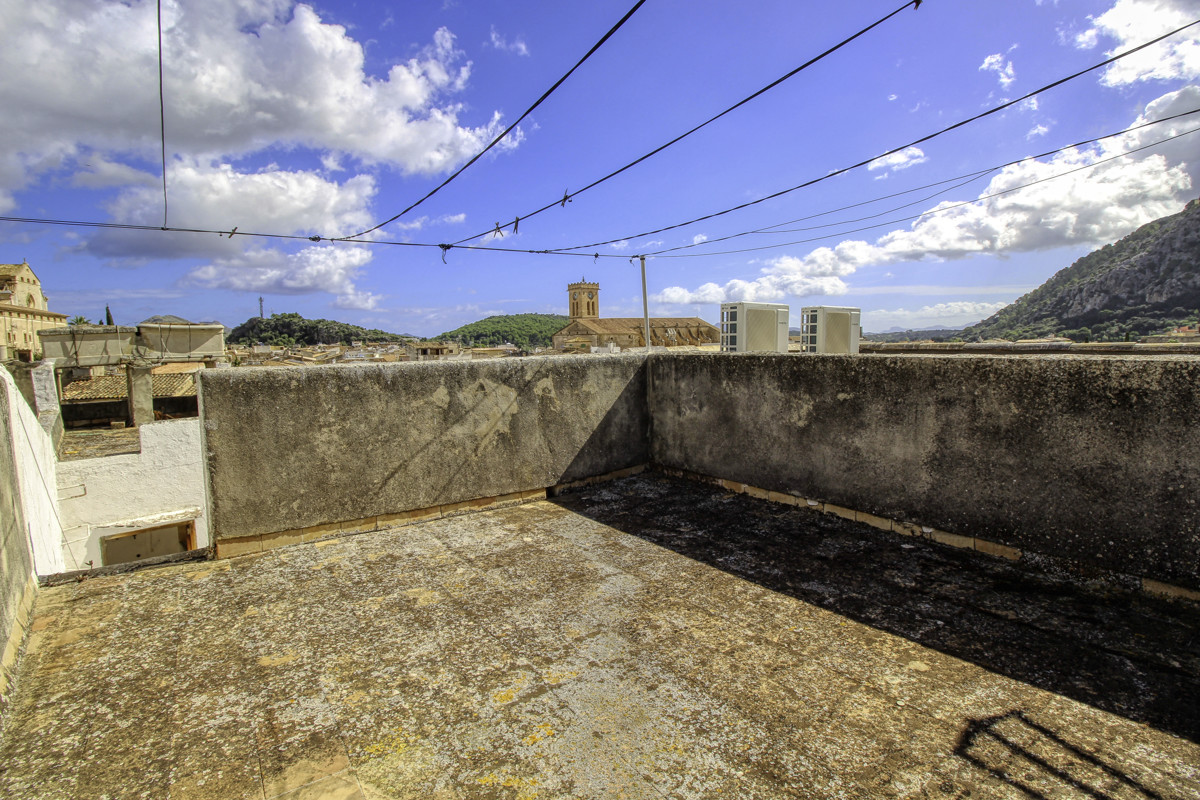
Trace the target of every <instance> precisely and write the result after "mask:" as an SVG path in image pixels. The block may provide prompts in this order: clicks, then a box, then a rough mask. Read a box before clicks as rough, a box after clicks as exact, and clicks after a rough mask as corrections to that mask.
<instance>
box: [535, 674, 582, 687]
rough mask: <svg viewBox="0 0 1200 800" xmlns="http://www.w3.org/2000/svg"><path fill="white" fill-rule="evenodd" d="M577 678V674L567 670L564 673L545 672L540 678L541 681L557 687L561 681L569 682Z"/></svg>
mask: <svg viewBox="0 0 1200 800" xmlns="http://www.w3.org/2000/svg"><path fill="white" fill-rule="evenodd" d="M577 677H579V673H578V672H575V671H574V670H568V671H566V672H547V673H546V674H545V675H543V676H542V680H544V681H545V682H546V683H548V684H550V685H551V686H558V685H559V684H560V683H562V682H563V681H569V680H571V678H577Z"/></svg>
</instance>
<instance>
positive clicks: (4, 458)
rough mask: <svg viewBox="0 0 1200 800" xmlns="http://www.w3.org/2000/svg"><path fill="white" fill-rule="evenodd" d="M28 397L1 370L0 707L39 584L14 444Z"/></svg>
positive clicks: (1, 709)
mask: <svg viewBox="0 0 1200 800" xmlns="http://www.w3.org/2000/svg"><path fill="white" fill-rule="evenodd" d="M24 402H25V401H24V400H22V399H20V395H19V394H18V393H17V388H16V384H15V383H14V382H13V380H12V378H11V377H9V375H8V373H7V372H5V371H4V370H0V712H2V711H3V709H4V706H5V704H6V703H7V700H8V695H9V686H10V683H11V680H12V676H13V675H14V674H15V670H16V664H17V653H18V651H19V649H20V646H21V642H22V640H23V639H24V637H25V632H26V630H28V626H29V611H30V608H31V606H32V601H33V596H34V591H35V590H36V588H37V581H36V577H35V575H34V571H33V548H32V547H31V545H30V540H29V530H28V527H27V524H26V521H25V508H24V504H23V503H22V502H21V491H20V488H19V482H20V481H19V479H20V473H19V468H18V463H17V454H16V450H15V448H14V438H15V432H14V430H13V417H14V411H15V408H14V404H15V403H24Z"/></svg>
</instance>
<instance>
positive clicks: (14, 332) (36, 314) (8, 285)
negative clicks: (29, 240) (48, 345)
mask: <svg viewBox="0 0 1200 800" xmlns="http://www.w3.org/2000/svg"><path fill="white" fill-rule="evenodd" d="M66 324H67V315H66V314H56V313H54V312H53V311H50V302H49V300H48V298H47V297H46V295H45V294H43V293H42V282H41V281H40V280H38V276H37V275H34V274H33V270H32V269H30V268H29V265H28V264H26V263H24V262H22V263H20V264H0V361H33V360H34V356H35V355H36V354H38V353H40V352H41V350H42V348H41V344H40V342H39V341H38V335H37V332H38V331H40V330H45V329H47V328H62V327H65V326H66Z"/></svg>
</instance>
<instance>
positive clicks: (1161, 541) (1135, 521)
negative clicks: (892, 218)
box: [650, 354, 1200, 589]
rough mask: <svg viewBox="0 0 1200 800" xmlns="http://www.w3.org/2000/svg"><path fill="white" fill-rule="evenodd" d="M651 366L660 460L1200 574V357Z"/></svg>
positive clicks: (1062, 551) (715, 358)
mask: <svg viewBox="0 0 1200 800" xmlns="http://www.w3.org/2000/svg"><path fill="white" fill-rule="evenodd" d="M650 365H651V378H652V387H653V389H652V398H653V399H652V401H651V402H652V404H653V419H654V438H653V453H652V456H653V461H654V463H656V464H659V465H662V466H665V467H669V468H673V469H680V470H686V471H689V472H693V473H699V474H704V475H710V476H714V477H718V478H724V479H727V480H731V481H737V482H740V483H743V484H746V485H750V486H754V487H761V488H762V489H763V490H766V491H769V492H778V493H780V494H786V495H792V496H799V497H804V498H810V499H812V500H814V501H818V502H821V503H824V504H828V505H829V506H841V507H845V508H849V509H856V513H865V514H869V515H877V516H879V517H883V518H887V519H889V520H897V521H901V522H903V521H908V522H911V523H913V524H916V525H922V526H927V527H929V528H932V529H936V530H938V531H942V532H945V533H947V534H954V535H958V536H964V537H979V538H980V539H984V540H987V541H990V542H993V543H996V544H998V545H1001V546H1005V547H1009V548H1014V549H1016V550H1021V551H1025V552H1034V553H1044V554H1046V555H1050V556H1056V557H1061V558H1066V559H1069V560H1071V561H1074V562H1082V563H1085V564H1091V565H1094V566H1095V567H1098V568H1101V569H1109V570H1114V571H1118V572H1123V573H1132V574H1135V575H1140V576H1144V577H1147V578H1151V579H1155V580H1159V581H1164V582H1167V583H1172V584H1177V585H1180V586H1184V587H1188V588H1191V589H1200V462H1198V461H1197V459H1196V458H1195V454H1196V453H1197V452H1200V424H1198V423H1197V420H1200V359H1196V358H1188V357H1178V358H1161V357H1159V358H1154V359H1139V358H1129V357H1125V358H1121V357H1113V356H1110V357H1104V358H1086V357H1083V358H1062V357H1057V356H1049V357H1038V356H1026V357H1022V358H1005V357H977V358H939V357H920V356H905V357H884V356H874V357H870V358H863V357H853V356H759V355H737V356H729V355H694V354H690V355H655V356H653V357H652V358H651V361H650Z"/></svg>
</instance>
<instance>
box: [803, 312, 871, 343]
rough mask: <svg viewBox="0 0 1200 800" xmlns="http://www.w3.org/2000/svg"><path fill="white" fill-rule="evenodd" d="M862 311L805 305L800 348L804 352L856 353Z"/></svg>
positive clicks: (860, 329)
mask: <svg viewBox="0 0 1200 800" xmlns="http://www.w3.org/2000/svg"><path fill="white" fill-rule="evenodd" d="M861 315H862V311H861V309H857V308H846V307H842V306H805V307H804V308H802V309H800V345H801V350H802V351H803V352H805V353H842V354H847V353H848V354H857V353H858V340H859V337H861V336H862V327H861V326H860V324H859V319H860V317H861Z"/></svg>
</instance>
